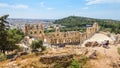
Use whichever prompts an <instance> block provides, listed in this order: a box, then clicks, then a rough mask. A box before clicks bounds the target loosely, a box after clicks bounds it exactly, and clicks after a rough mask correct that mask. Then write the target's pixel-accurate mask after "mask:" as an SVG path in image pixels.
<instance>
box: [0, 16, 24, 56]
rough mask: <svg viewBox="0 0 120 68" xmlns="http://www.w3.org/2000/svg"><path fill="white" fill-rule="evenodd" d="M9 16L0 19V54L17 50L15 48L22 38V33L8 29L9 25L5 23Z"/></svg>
mask: <svg viewBox="0 0 120 68" xmlns="http://www.w3.org/2000/svg"><path fill="white" fill-rule="evenodd" d="M8 16H9V15H4V16H2V17H0V52H3V53H4V54H5V51H10V50H14V49H16V48H18V46H16V44H17V43H19V42H20V41H21V40H22V39H23V37H24V33H23V32H22V31H20V30H17V29H9V23H8V22H7V21H6V19H7V17H8Z"/></svg>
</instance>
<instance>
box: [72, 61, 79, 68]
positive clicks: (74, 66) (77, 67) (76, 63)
mask: <svg viewBox="0 0 120 68" xmlns="http://www.w3.org/2000/svg"><path fill="white" fill-rule="evenodd" d="M71 65H72V66H71V67H72V68H79V62H78V61H77V60H73V61H72V63H71Z"/></svg>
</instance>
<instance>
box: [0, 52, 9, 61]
mask: <svg viewBox="0 0 120 68" xmlns="http://www.w3.org/2000/svg"><path fill="white" fill-rule="evenodd" d="M6 59H7V56H6V55H4V54H3V53H1V52H0V61H4V60H6Z"/></svg>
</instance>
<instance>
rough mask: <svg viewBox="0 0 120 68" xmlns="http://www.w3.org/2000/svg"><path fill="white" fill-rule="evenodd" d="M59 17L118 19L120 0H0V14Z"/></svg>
mask: <svg viewBox="0 0 120 68" xmlns="http://www.w3.org/2000/svg"><path fill="white" fill-rule="evenodd" d="M4 14H9V15H10V16H9V17H10V18H33V19H59V18H64V17H67V16H73V15H75V16H84V17H92V18H101V19H116V20H120V0H0V16H2V15H4Z"/></svg>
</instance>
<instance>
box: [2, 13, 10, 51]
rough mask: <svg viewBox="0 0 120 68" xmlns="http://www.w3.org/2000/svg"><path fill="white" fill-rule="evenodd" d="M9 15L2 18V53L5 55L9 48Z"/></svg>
mask: <svg viewBox="0 0 120 68" xmlns="http://www.w3.org/2000/svg"><path fill="white" fill-rule="evenodd" d="M8 16H9V15H4V16H1V17H0V51H1V52H3V53H5V51H6V47H7V44H8V43H7V30H8V24H9V23H8V22H7V20H6V19H7V17H8Z"/></svg>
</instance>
